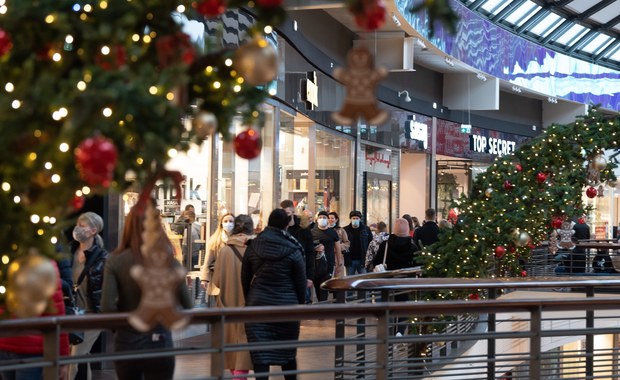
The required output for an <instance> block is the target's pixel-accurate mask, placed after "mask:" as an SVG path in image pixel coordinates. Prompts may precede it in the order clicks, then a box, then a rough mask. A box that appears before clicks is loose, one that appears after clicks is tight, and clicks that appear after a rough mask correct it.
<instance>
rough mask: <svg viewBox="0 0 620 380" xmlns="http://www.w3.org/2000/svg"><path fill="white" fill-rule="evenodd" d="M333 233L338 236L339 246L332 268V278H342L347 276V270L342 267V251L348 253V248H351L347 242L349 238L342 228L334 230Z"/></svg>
mask: <svg viewBox="0 0 620 380" xmlns="http://www.w3.org/2000/svg"><path fill="white" fill-rule="evenodd" d="M334 231H336V233H337V234H338V238H339V239H340V241H338V244H340V254H338V253H336V254H335V255H336V257H335V267H334V276H333V277H334V278H343V277H345V276H346V275H347V268H345V265H344V251H348V250H349V247H351V242H350V241H349V237H348V235H347V231H345V230H344V228H335V229H334Z"/></svg>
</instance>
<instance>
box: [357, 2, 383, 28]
mask: <svg viewBox="0 0 620 380" xmlns="http://www.w3.org/2000/svg"><path fill="white" fill-rule="evenodd" d="M362 3H363V10H362V12H359V13H356V14H355V23H356V24H357V25H358V26H359V27H360V28H363V29H366V30H375V29H379V28H380V27H381V26H383V24H384V23H385V14H386V11H385V5H383V1H382V0H362Z"/></svg>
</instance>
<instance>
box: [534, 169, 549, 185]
mask: <svg viewBox="0 0 620 380" xmlns="http://www.w3.org/2000/svg"><path fill="white" fill-rule="evenodd" d="M546 180H547V174H545V173H543V172H538V174H536V182H538V183H543V182H545V181H546Z"/></svg>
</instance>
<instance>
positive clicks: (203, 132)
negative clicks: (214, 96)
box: [192, 111, 217, 140]
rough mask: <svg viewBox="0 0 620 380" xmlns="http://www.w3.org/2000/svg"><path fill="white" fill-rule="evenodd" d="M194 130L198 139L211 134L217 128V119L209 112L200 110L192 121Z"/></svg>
mask: <svg viewBox="0 0 620 380" xmlns="http://www.w3.org/2000/svg"><path fill="white" fill-rule="evenodd" d="M192 124H193V127H194V132H195V133H196V137H197V138H198V139H199V140H204V139H206V138H207V137H209V136H212V135H213V134H214V133H215V131H216V130H217V119H216V118H215V115H214V114H212V113H211V112H204V111H203V112H200V113H198V114H197V115H196V116H195V117H194V120H193V121H192Z"/></svg>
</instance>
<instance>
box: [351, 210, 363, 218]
mask: <svg viewBox="0 0 620 380" xmlns="http://www.w3.org/2000/svg"><path fill="white" fill-rule="evenodd" d="M354 216H357V217H358V218H360V219H362V213H361V212H359V211H357V210H353V211H351V212H350V213H349V219H351V218H352V217H354Z"/></svg>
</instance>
